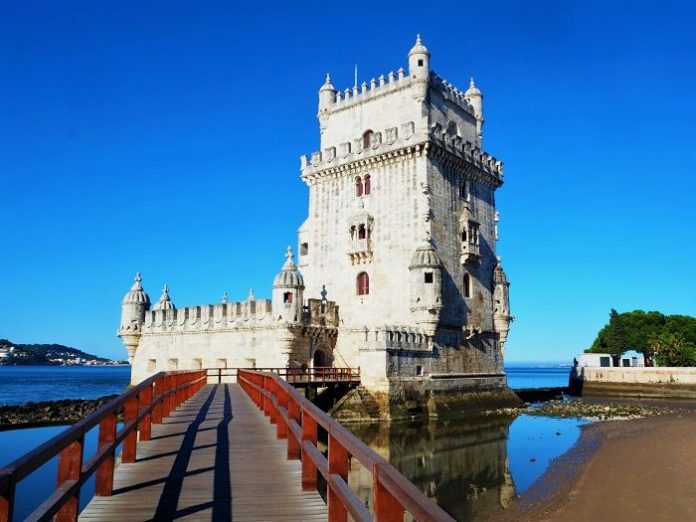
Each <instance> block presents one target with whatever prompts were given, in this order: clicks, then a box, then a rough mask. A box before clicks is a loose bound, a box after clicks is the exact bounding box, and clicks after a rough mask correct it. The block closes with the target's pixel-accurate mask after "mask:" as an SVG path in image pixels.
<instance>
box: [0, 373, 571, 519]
mask: <svg viewBox="0 0 696 522" xmlns="http://www.w3.org/2000/svg"><path fill="white" fill-rule="evenodd" d="M506 370H507V372H508V382H509V385H510V387H511V388H514V389H519V388H536V387H555V386H565V385H567V382H568V371H569V369H568V368H558V367H540V366H514V367H509V368H506ZM128 378H129V368H127V367H0V404H3V403H4V404H18V403H23V402H27V401H34V402H38V401H43V400H57V399H64V398H95V397H99V396H102V395H109V394H113V393H120V392H121V391H123V389H124V388H125V387H126V386H127V384H128ZM582 423H583V421H581V420H579V419H559V418H551V417H537V416H528V415H524V414H522V415H519V416H517V417H515V418H513V417H495V416H494V417H485V418H480V417H479V418H476V417H471V418H462V419H457V420H456V421H450V422H429V423H416V424H412V423H391V424H388V423H383V424H379V425H360V426H352V427H350V429H351V430H352V431H353V432H354V433H355V434H356V435H358V436H359V437H360V438H361V439H362V440H364V441H365V442H366V443H367V444H368V445H369V446H371V447H372V448H374V449H375V450H376V451H377V452H378V453H379V454H381V455H383V456H384V457H385V458H387V459H388V460H389V461H390V462H391V463H392V464H393V465H394V466H395V467H396V468H397V469H398V470H399V471H400V472H401V473H403V474H404V475H405V476H406V477H407V478H409V479H410V480H411V481H412V482H413V483H414V484H416V485H417V486H418V487H419V488H421V489H422V490H423V491H425V492H426V494H427V495H428V496H430V497H431V498H433V499H434V500H435V501H436V502H437V503H438V504H440V505H441V506H442V507H443V508H445V509H446V510H447V511H448V512H450V513H451V514H452V515H453V516H454V517H455V518H456V519H457V520H461V521H476V520H485V519H486V518H487V517H488V516H490V514H492V513H494V512H495V511H497V510H500V509H504V508H505V507H506V506H508V505H509V504H510V503H511V502H513V501H514V499H515V498H516V496H517V495H519V494H521V493H522V492H524V491H525V490H527V489H528V488H529V486H530V485H531V484H532V483H533V482H534V481H535V480H536V479H538V478H539V477H540V476H541V475H542V474H543V472H544V471H545V470H546V468H547V467H548V464H549V462H550V460H552V459H553V458H555V457H557V456H560V455H562V454H563V453H565V452H566V451H568V450H569V449H570V448H571V447H572V446H573V444H575V442H576V441H577V439H578V437H579V435H580V427H581V425H582ZM62 429H64V428H62V427H47V428H32V429H21V430H7V431H0V467H2V466H4V465H6V464H8V463H9V462H11V461H12V460H14V459H15V458H17V457H19V456H21V455H23V454H24V453H26V452H27V451H30V450H31V449H33V448H35V447H37V446H38V445H39V444H41V443H43V442H45V441H46V440H48V439H49V438H51V437H53V436H55V435H56V434H58V433H59V432H60V431H61V430H62ZM95 445H96V433H95V432H91V433H90V434H89V435H88V437H87V440H86V443H85V446H86V447H85V454H86V455H89V454H92V453H93V452H94V449H95ZM351 466H352V468H351V474H350V478H349V482H350V483H351V486H352V487H353V488H354V490H355V491H358V492H359V495H360V496H361V498H362V499H363V500H364V501H365V502H366V503H367V504H368V505H369V504H370V503H371V487H372V482H371V476H370V475H369V474H368V473H367V472H366V470H362V469H361V468H360V465H359V464H358V463H356V462H355V461H354V462H353V463H352V464H351ZM55 476H56V461H55V459H53V460H52V461H51V462H49V463H48V464H46V465H44V466H43V467H42V468H41V469H39V470H38V471H37V472H35V473H34V474H32V475H31V476H30V477H28V478H27V479H25V480H24V481H22V482H20V484H19V486H18V489H17V496H16V499H17V506H16V510H17V511H16V515H15V520H22V519H23V518H25V517H26V516H27V515H28V514H29V513H30V512H31V511H32V510H33V509H34V508H35V507H36V506H37V505H38V504H39V503H40V502H41V501H42V500H43V499H45V498H46V496H48V494H49V493H50V491H52V490H53V487H54V485H55ZM92 491H93V481H90V483H88V484H87V485H86V488H85V489H83V494H82V496H81V504H82V505H84V504H86V502H88V501H89V498H90V497H91V496H92Z"/></svg>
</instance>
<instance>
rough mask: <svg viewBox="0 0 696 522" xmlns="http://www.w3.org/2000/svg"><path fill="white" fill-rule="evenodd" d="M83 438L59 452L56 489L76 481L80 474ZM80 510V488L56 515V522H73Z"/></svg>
mask: <svg viewBox="0 0 696 522" xmlns="http://www.w3.org/2000/svg"><path fill="white" fill-rule="evenodd" d="M83 445H84V436H82V437H80V438H79V439H78V440H76V441H74V442H72V443H71V444H70V445H69V446H68V447H67V448H65V449H64V450H63V451H61V452H60V456H59V457H58V487H59V488H60V487H61V486H64V485H65V484H66V483H67V482H71V481H77V480H79V479H80V473H82V452H83ZM79 509H80V488H77V490H76V491H75V493H73V495H71V496H70V498H69V499H68V500H67V501H66V502H65V503H64V504H63V506H62V507H61V508H60V509H59V510H58V513H56V518H55V520H56V522H75V521H76V520H77V514H78V512H79Z"/></svg>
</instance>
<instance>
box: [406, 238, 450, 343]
mask: <svg viewBox="0 0 696 522" xmlns="http://www.w3.org/2000/svg"><path fill="white" fill-rule="evenodd" d="M408 269H409V272H410V274H411V276H410V279H411V315H412V316H413V318H414V320H415V321H416V323H418V325H419V326H421V327H422V328H423V329H424V330H425V332H426V334H427V335H429V336H432V335H434V334H435V330H436V329H437V324H438V322H439V320H440V310H442V298H441V295H442V294H441V289H442V260H441V259H440V256H438V255H437V252H436V251H435V247H434V246H433V244H432V242H430V241H425V242H423V243H422V244H421V245H420V246H419V247H418V248H416V251H415V252H414V253H413V256H412V257H411V263H410V265H409V267H408Z"/></svg>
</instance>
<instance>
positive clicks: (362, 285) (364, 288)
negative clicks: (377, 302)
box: [356, 272, 370, 295]
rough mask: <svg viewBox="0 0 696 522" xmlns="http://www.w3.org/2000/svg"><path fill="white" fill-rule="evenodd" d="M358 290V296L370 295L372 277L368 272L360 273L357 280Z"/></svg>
mask: <svg viewBox="0 0 696 522" xmlns="http://www.w3.org/2000/svg"><path fill="white" fill-rule="evenodd" d="M356 287H357V288H356V290H357V294H358V295H368V294H369V293H370V276H369V275H367V272H360V273H359V274H358V278H357V279H356Z"/></svg>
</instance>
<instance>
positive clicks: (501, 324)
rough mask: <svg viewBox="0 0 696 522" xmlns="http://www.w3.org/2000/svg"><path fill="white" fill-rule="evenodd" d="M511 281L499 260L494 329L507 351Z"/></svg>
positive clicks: (494, 293)
mask: <svg viewBox="0 0 696 522" xmlns="http://www.w3.org/2000/svg"><path fill="white" fill-rule="evenodd" d="M509 289H510V283H509V282H508V278H507V275H505V271H504V270H503V266H502V265H501V264H500V262H498V264H497V265H496V267H495V269H494V270H493V329H494V330H495V331H496V332H497V333H498V346H500V351H501V352H503V353H505V341H506V340H507V336H508V332H509V331H510V322H511V321H512V320H513V317H512V316H511V315H510V293H509Z"/></svg>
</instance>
